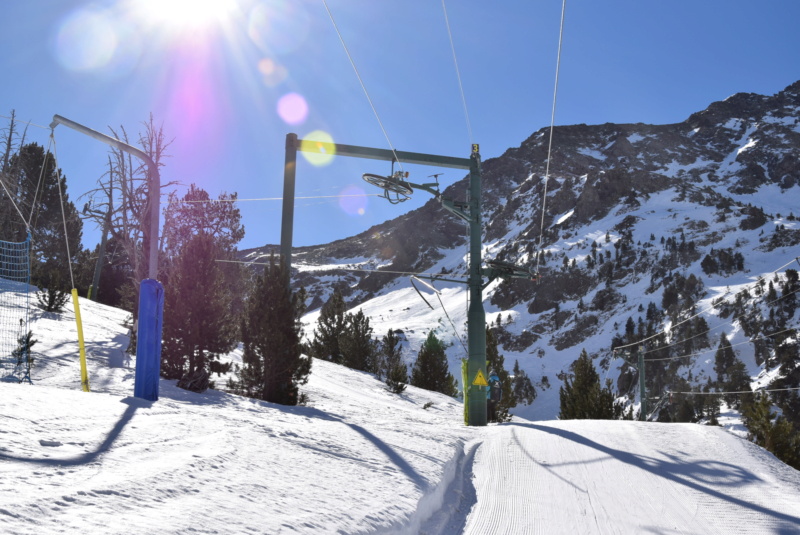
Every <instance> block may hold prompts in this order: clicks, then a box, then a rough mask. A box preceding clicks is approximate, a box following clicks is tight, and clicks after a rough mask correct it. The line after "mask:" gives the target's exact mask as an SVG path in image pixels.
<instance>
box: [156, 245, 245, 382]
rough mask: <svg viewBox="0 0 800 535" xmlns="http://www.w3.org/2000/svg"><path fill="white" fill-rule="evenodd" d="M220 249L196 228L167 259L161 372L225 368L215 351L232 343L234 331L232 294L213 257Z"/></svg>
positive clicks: (175, 374) (204, 371)
mask: <svg viewBox="0 0 800 535" xmlns="http://www.w3.org/2000/svg"><path fill="white" fill-rule="evenodd" d="M223 254H224V252H223V251H222V250H221V249H220V247H219V246H218V244H217V243H216V242H215V239H214V237H213V236H210V235H208V234H199V235H196V236H193V237H192V238H191V239H190V240H189V241H188V242H187V243H186V244H185V245H184V247H183V248H182V250H181V253H180V255H179V256H178V257H177V258H174V259H172V261H173V264H172V266H171V274H170V278H169V282H168V287H169V290H170V291H169V292H166V293H165V299H164V332H163V337H164V341H163V346H162V357H161V358H162V366H161V373H162V375H163V376H164V377H165V378H168V379H180V378H182V377H183V376H184V375H189V376H192V375H196V374H206V375H208V374H210V373H212V372H217V373H223V372H225V371H227V369H226V368H225V367H223V366H222V365H221V364H220V362H219V357H220V355H223V354H226V353H229V352H230V351H231V350H233V348H234V347H236V342H237V339H238V334H239V333H238V329H237V327H238V325H237V322H236V316H235V315H234V314H233V313H232V310H231V302H232V296H231V293H230V292H229V291H228V288H227V287H226V285H225V279H224V277H223V273H222V270H221V268H220V265H219V263H218V262H217V259H218V258H219V257H220V256H222V255H223Z"/></svg>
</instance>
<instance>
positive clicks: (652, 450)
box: [0, 302, 800, 535]
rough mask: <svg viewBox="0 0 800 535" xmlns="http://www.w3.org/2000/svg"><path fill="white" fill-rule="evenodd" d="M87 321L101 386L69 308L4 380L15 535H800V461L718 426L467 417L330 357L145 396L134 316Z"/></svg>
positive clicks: (94, 314) (0, 500) (2, 485)
mask: <svg viewBox="0 0 800 535" xmlns="http://www.w3.org/2000/svg"><path fill="white" fill-rule="evenodd" d="M82 316H83V320H84V330H85V334H86V340H87V341H86V343H87V351H88V355H89V370H90V380H91V384H92V385H93V392H91V393H83V392H81V391H80V390H79V387H78V385H79V379H78V377H79V364H78V357H77V347H76V343H75V339H76V336H75V330H74V321H73V316H72V312H71V311H70V310H68V311H67V312H65V313H64V314H62V315H60V316H59V315H52V314H37V317H36V319H35V321H34V323H33V325H32V329H33V331H34V333H35V335H36V337H37V338H38V339H39V340H40V344H39V345H37V346H36V347H35V348H34V350H35V351H34V352H35V356H36V358H37V366H36V368H35V370H34V374H33V375H34V379H35V380H36V384H34V385H33V386H30V385H26V384H23V385H18V384H11V383H5V382H0V533H2V534H4V535H5V534H14V535H16V534H22V535H25V534H36V535H43V534H44V535H47V534H50V533H68V534H71V533H82V534H86V535H101V534H102V535H108V534H126V535H128V534H129V535H135V534H143V535H144V534H178V533H180V534H184V533H193V534H196V533H201V534H212V533H219V534H225V535H229V534H254V533H259V534H262V533H263V534H285V533H309V534H312V533H313V534H318V533H340V534H371V533H381V534H418V533H427V534H434V533H436V534H444V535H450V534H453V535H455V534H461V533H469V534H491V533H508V534H525V533H542V534H545V533H546V534H559V533H564V534H575V533H580V534H593V533H602V534H607V533H663V534H673V533H687V534H688V533H691V534H694V533H697V534H700V533H702V534H707V533H720V534H727V533H731V534H733V533H737V534H738V533H758V534H787V533H800V472H797V471H795V470H793V469H792V468H789V467H787V466H786V465H784V464H782V463H781V462H779V461H778V460H776V459H775V458H774V457H773V456H772V455H770V454H768V453H766V452H765V451H764V450H762V449H760V448H758V447H756V446H754V445H752V444H750V443H748V442H746V441H745V440H743V439H741V438H739V437H737V436H735V435H733V434H730V433H728V432H727V431H725V430H723V429H720V428H711V427H704V426H699V425H690V424H686V425H677V424H674V425H670V424H656V423H648V424H642V423H638V422H609V421H565V422H558V421H545V422H526V421H516V422H513V423H511V424H503V425H491V426H488V427H486V428H465V427H464V426H463V424H462V407H461V405H460V404H459V403H457V402H456V401H455V400H452V399H450V398H447V397H444V396H441V395H439V394H435V393H432V392H427V391H424V390H419V389H416V388H413V387H409V389H408V391H407V392H406V393H404V394H403V395H401V396H397V395H394V394H390V393H389V392H387V391H386V390H385V388H384V387H383V385H382V383H380V382H379V381H377V380H375V378H374V377H372V376H370V375H368V374H364V373H360V372H355V371H352V370H349V369H346V368H343V367H340V366H336V365H333V364H330V363H327V362H321V361H315V362H314V367H313V371H312V375H311V376H310V380H309V383H308V385H306V386H305V387H304V391H305V392H306V393H307V394H308V396H309V399H310V401H309V405H308V406H306V407H283V406H279V405H273V404H269V403H263V402H258V401H253V400H249V399H244V398H239V397H236V396H232V395H228V394H225V393H222V392H217V391H209V392H207V393H204V394H193V393H190V392H186V391H183V390H180V389H178V388H176V387H175V385H174V382H173V381H162V382H161V399H160V400H159V401H157V402H155V403H148V402H144V401H142V400H138V399H135V398H132V397H130V394H131V393H132V391H133V373H132V372H133V368H132V366H134V364H135V363H134V362H130V363H125V362H124V361H123V360H122V359H121V358H120V355H121V350H122V348H124V347H125V345H126V344H127V341H128V340H127V336H125V332H126V329H125V328H124V327H123V326H122V325H121V323H122V320H123V319H124V314H121V313H120V312H119V311H117V310H114V309H109V308H107V307H103V306H102V305H97V304H95V303H90V302H85V303H83V302H82ZM37 350H38V351H37ZM110 364H113V365H114V366H111V365H110ZM120 364H121V365H122V367H119V365H120ZM428 403H432V405H431V406H429V407H427V408H426V405H427V404H428Z"/></svg>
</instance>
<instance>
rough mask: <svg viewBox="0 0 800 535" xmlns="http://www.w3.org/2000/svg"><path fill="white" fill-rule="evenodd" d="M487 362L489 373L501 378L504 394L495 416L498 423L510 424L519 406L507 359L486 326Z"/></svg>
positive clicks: (490, 330) (489, 328)
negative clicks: (512, 412)
mask: <svg viewBox="0 0 800 535" xmlns="http://www.w3.org/2000/svg"><path fill="white" fill-rule="evenodd" d="M486 362H487V372H488V373H489V374H490V375H491V374H492V373H494V374H497V377H498V378H500V388H501V391H502V393H503V396H502V398H501V399H500V401H499V402H498V403H497V406H496V408H495V415H496V417H497V421H498V422H508V421H510V420H511V414H510V410H511V409H513V408H514V407H516V406H517V400H516V398H515V396H514V390H513V385H512V383H511V376H510V375H509V373H508V370H506V368H505V358H504V357H503V355H501V354H500V351H499V350H498V349H497V337H496V336H495V335H494V331H493V330H492V328H491V327H489V326H488V325H487V326H486Z"/></svg>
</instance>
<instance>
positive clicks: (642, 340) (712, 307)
mask: <svg viewBox="0 0 800 535" xmlns="http://www.w3.org/2000/svg"><path fill="white" fill-rule="evenodd" d="M796 260H797V259H796V258H793V259H791V260H789V261H788V262H787V263H785V264H784V265H782V266H781V267H779V268H777V269H775V270H774V271H772V273H770V275H775V274H776V273H778V272H779V271H780V270H782V269H784V268H785V267H787V266H789V265H790V264H791V263H792V262H795V261H796ZM757 284H760V281H759V280H756V281H753V282H751V283H750V284H747V285H745V286H746V287H745V290H746V289H747V287H752V286H755V285H757ZM731 293H733V292H732V291H731V290H728V291H727V292H725V293H724V294H723V295H722V296H721V297H719V298H717V301H719V299H722V298H724V297H726V296H728V295H730V294H731ZM793 293H796V291H795V292H790V293H789V294H787V295H791V294H793ZM784 297H786V296H781V297H779V298H778V299H776V300H775V301H778V300H780V299H783V298H784ZM775 301H770V302H769V303H767V304H771V303H773V302H775ZM715 308H716V305H714V304H713V303H712V304H711V305H710V306H708V307H706V308H704V309H703V310H701V311H700V312H697V313H696V314H693V315H692V316H689V317H688V318H686V319H684V320H682V321H679V322H678V323H676V324H675V325H671V326H670V328H669V329H663V330H661V331H659V332H657V333H655V334H652V335H650V336H648V337H647V338H643V339H641V340H639V341H637V342H631V343H630V344H625V345H621V346H617V347H615V348H614V351H617V350H619V349H626V348H629V347H633V346H638V345H641V344H643V343H645V342H649V341H650V340H653V339H654V338H656V337H658V336H660V335H662V334H667V332H668V331H669V330H672V329H674V328H675V327H677V326H679V325H683V324H684V323H686V322H687V321H690V320H693V319H694V318H696V317H697V316H700V315H701V314H705V313H706V312H709V311H711V310H714V309H715ZM715 328H716V327H715ZM711 330H713V329H709V331H706V332H710V331H711ZM663 347H669V346H663Z"/></svg>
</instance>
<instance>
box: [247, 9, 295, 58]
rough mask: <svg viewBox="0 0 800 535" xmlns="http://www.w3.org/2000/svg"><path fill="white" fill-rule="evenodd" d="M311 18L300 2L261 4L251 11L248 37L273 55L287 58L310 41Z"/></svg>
mask: <svg viewBox="0 0 800 535" xmlns="http://www.w3.org/2000/svg"><path fill="white" fill-rule="evenodd" d="M310 27H311V18H310V17H309V15H308V12H307V11H306V10H305V8H304V7H303V5H302V3H301V2H297V1H292V2H288V1H287V2H279V3H273V4H272V5H269V6H268V5H265V4H259V5H257V6H255V7H254V8H253V9H252V11H250V17H249V19H248V24H247V34H248V35H249V36H250V39H252V41H253V43H255V44H256V45H257V46H258V47H259V48H261V49H262V50H263V51H265V52H268V53H271V54H288V53H290V52H292V51H294V50H296V49H297V48H298V47H299V46H300V45H302V44H303V42H304V41H305V40H306V39H307V38H308V34H309V29H310Z"/></svg>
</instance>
